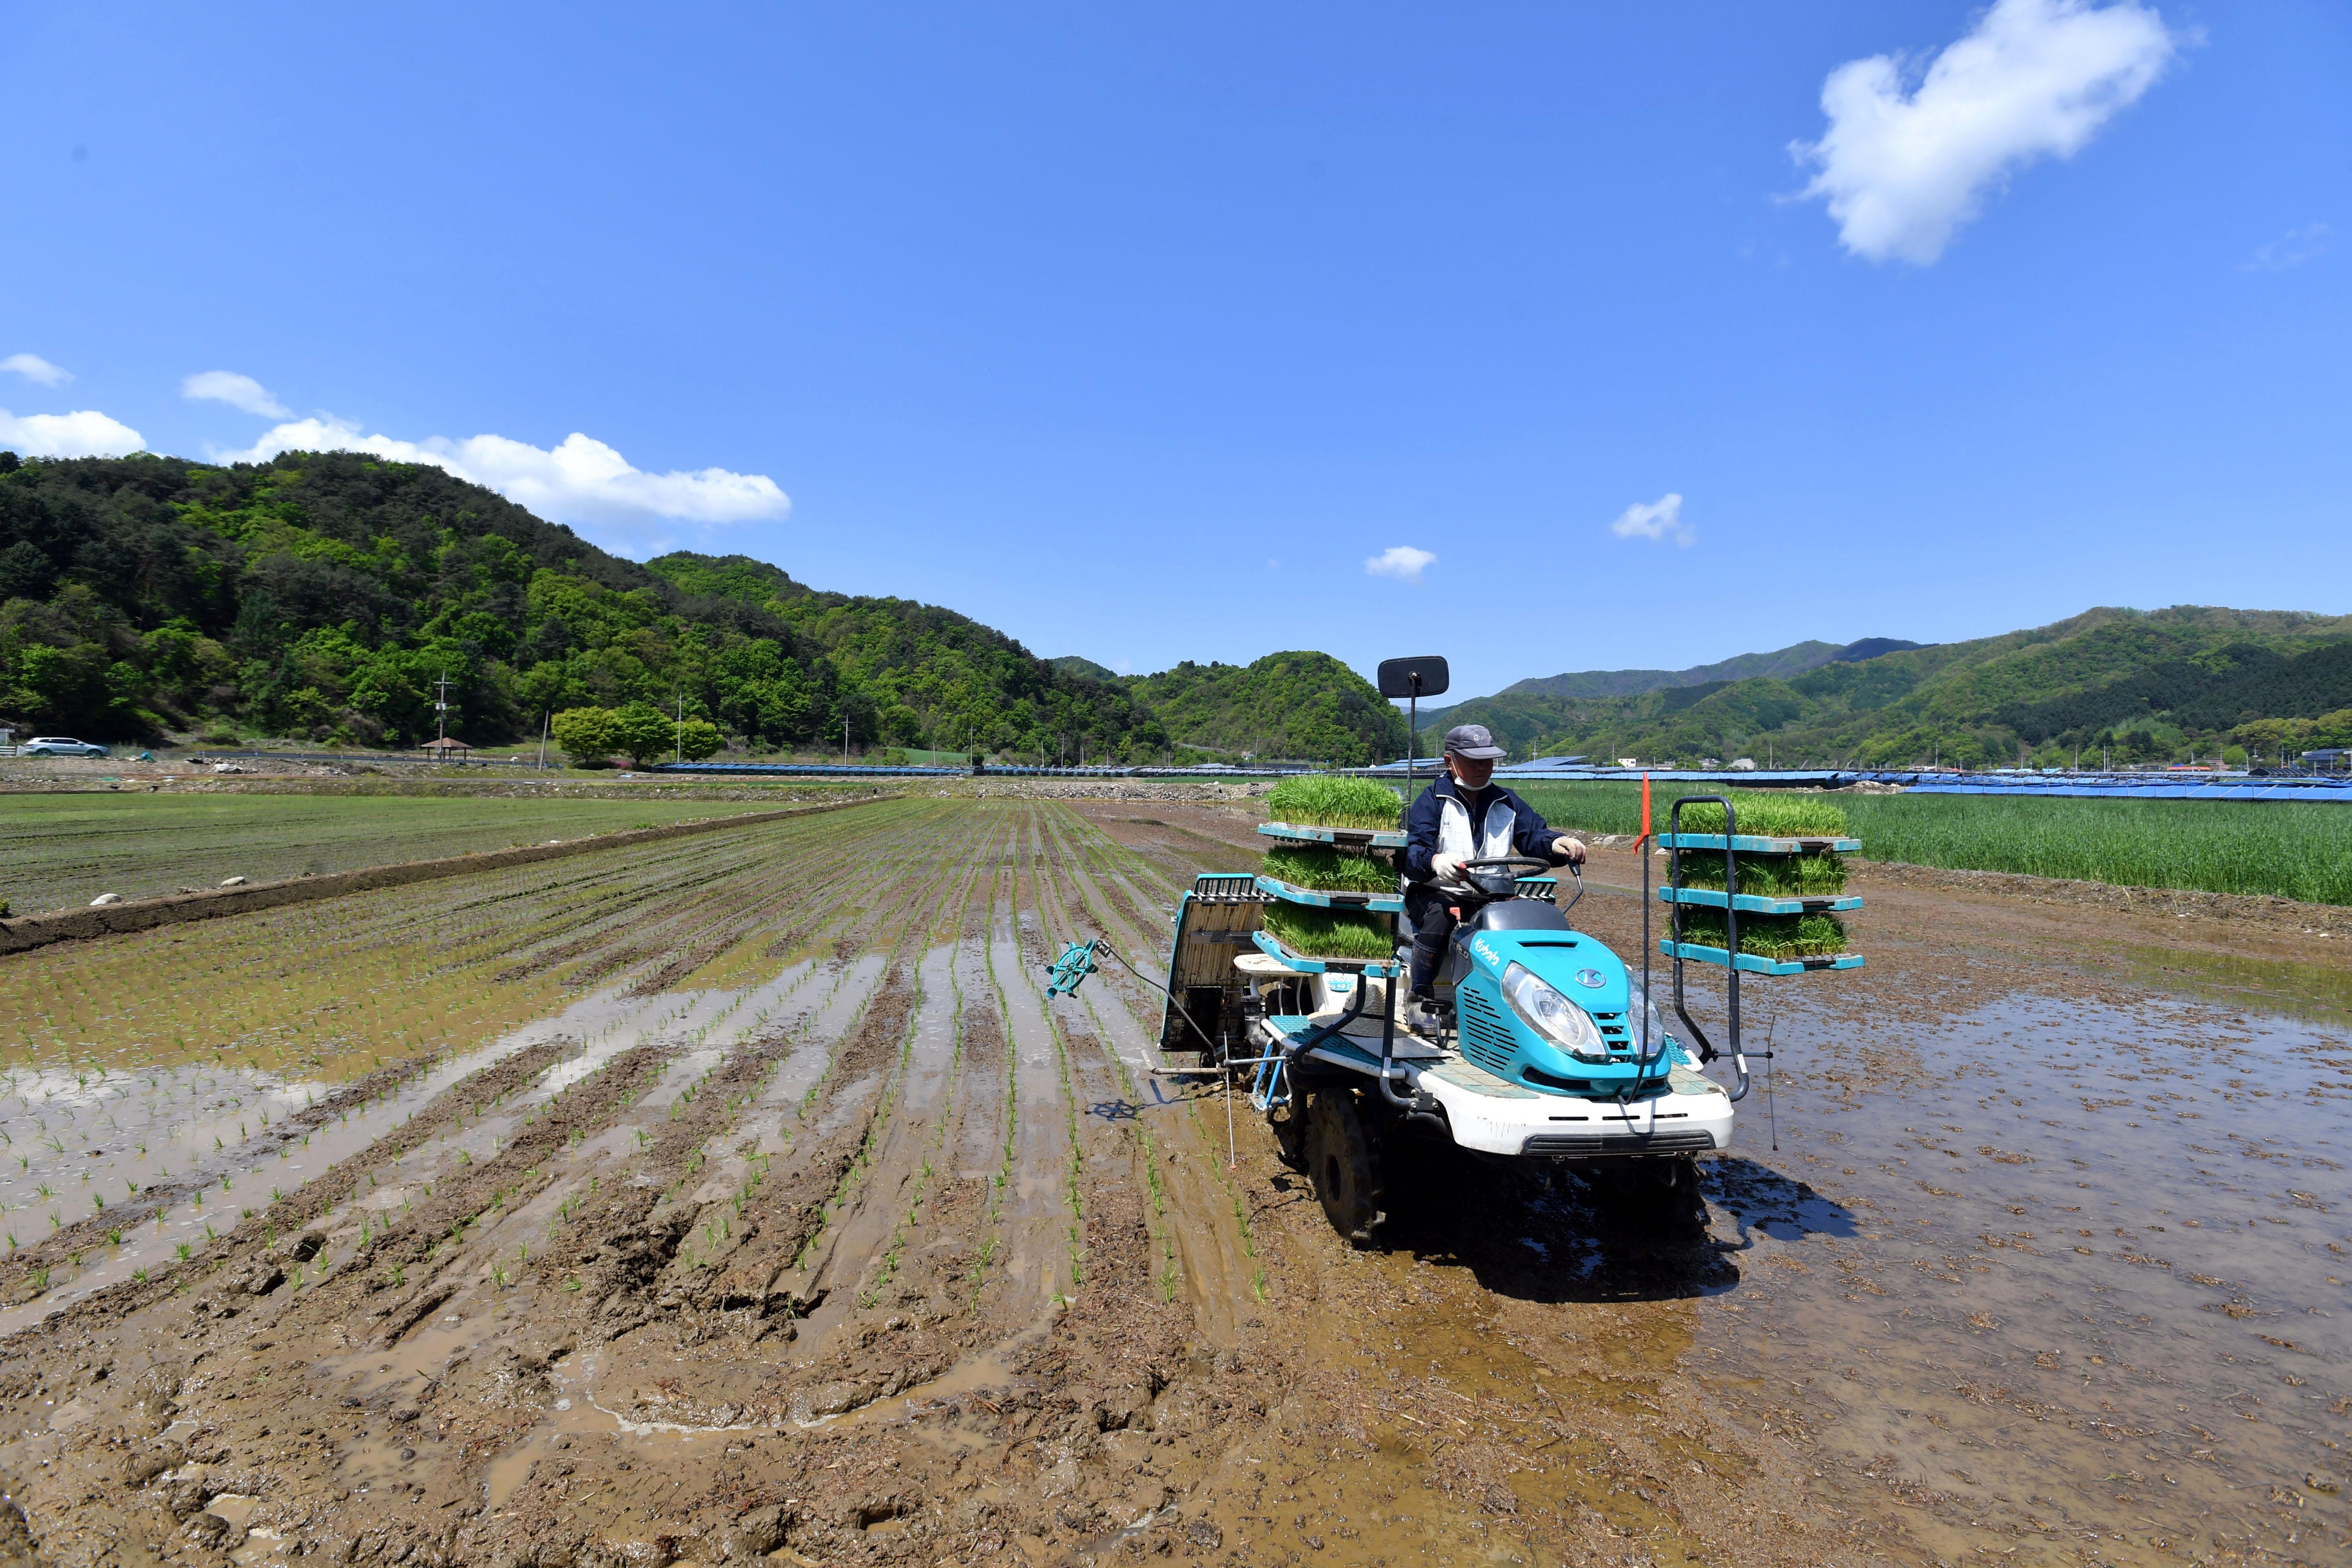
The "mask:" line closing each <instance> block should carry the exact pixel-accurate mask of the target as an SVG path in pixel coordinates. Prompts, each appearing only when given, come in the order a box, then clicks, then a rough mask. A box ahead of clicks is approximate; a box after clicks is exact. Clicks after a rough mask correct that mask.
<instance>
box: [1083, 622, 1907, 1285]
mask: <svg viewBox="0 0 2352 1568" xmlns="http://www.w3.org/2000/svg"><path fill="white" fill-rule="evenodd" d="M1445 679H1446V677H1445V663H1444V660H1443V659H1442V658H1413V659H1392V660H1390V661H1388V662H1387V663H1385V664H1383V665H1382V666H1381V692H1382V694H1383V695H1384V696H1391V697H1402V698H1407V699H1409V700H1412V702H1413V704H1414V706H1415V708H1416V709H1417V707H1418V700H1419V698H1421V697H1423V696H1434V695H1437V694H1438V693H1440V692H1442V691H1443V690H1444V689H1445ZM1416 717H1417V714H1416ZM1407 781H1408V791H1410V789H1411V787H1412V773H1411V768H1410V763H1409V764H1408V773H1407ZM1407 798H1408V799H1409V798H1410V795H1409V794H1408V797H1407ZM1696 800H1707V801H1715V802H1719V803H1721V804H1722V805H1723V807H1724V810H1725V812H1726V814H1727V821H1726V822H1725V824H1724V826H1725V827H1726V829H1727V831H1726V832H1725V833H1721V834H1706V835H1701V834H1684V833H1681V832H1679V831H1678V830H1677V831H1672V832H1668V833H1665V834H1663V835H1659V836H1657V837H1656V838H1655V846H1656V847H1662V848H1664V849H1666V850H1668V851H1669V852H1670V855H1671V864H1670V872H1669V876H1668V878H1667V880H1666V884H1665V885H1664V886H1661V887H1660V888H1658V889H1656V898H1655V900H1653V899H1652V897H1651V893H1650V889H1649V887H1648V882H1649V876H1648V867H1649V864H1650V860H1651V854H1652V846H1651V845H1650V844H1647V843H1645V844H1643V846H1642V863H1643V961H1642V965H1641V969H1640V971H1639V972H1638V973H1637V972H1635V971H1634V970H1633V969H1631V968H1629V967H1628V965H1627V964H1626V963H1625V961H1624V960H1623V959H1622V958H1621V957H1620V956H1619V955H1618V954H1617V953H1615V952H1612V951H1611V950H1610V948H1609V947H1608V946H1607V945H1606V944H1605V943H1603V942H1601V940H1600V939H1599V938H1598V937H1595V936H1593V935H1591V933H1589V932H1586V931H1579V930H1578V929H1576V927H1575V926H1574V925H1573V924H1572V923H1571V922H1570V919H1569V913H1570V910H1573V908H1574V907H1575V904H1576V902H1577V900H1580V899H1581V898H1582V896H1583V889H1582V885H1581V875H1580V873H1576V874H1575V875H1576V879H1577V888H1576V891H1575V894H1574V896H1573V897H1571V898H1570V900H1569V902H1568V905H1567V906H1566V907H1565V908H1563V907H1561V906H1560V905H1559V903H1558V902H1557V901H1556V894H1557V891H1558V884H1557V880H1556V879H1555V878H1554V877H1552V876H1550V875H1549V874H1547V873H1548V872H1549V865H1548V863H1545V862H1538V861H1536V860H1532V859H1528V858H1520V857H1507V858H1492V859H1485V860H1472V861H1470V862H1468V863H1466V865H1465V868H1464V872H1463V876H1464V880H1465V883H1466V886H1465V887H1464V888H1463V889H1462V890H1461V894H1460V897H1459V898H1458V899H1457V900H1454V909H1455V910H1456V919H1457V924H1456V925H1455V928H1454V935H1453V939H1452V941H1451V942H1449V943H1448V945H1447V951H1446V956H1445V959H1444V965H1443V967H1442V969H1441V971H1440V973H1439V975H1438V979H1437V984H1436V994H1437V1001H1438V1007H1437V1011H1436V1016H1435V1019H1434V1021H1431V1020H1430V1019H1429V1018H1428V1017H1427V1016H1426V1015H1424V1014H1421V1013H1419V1012H1417V1010H1413V1009H1409V1008H1408V1007H1407V1006H1406V992H1407V984H1406V972H1407V965H1408V962H1409V955H1410V952H1411V941H1412V931H1411V924H1410V919H1409V917H1408V916H1407V915H1406V912H1405V907H1404V899H1403V897H1402V880H1401V879H1400V881H1399V883H1398V885H1397V888H1396V890H1394V891H1392V892H1388V893H1366V892H1336V891H1326V890H1321V889H1304V888H1299V887H1297V886H1294V885H1291V884H1289V883H1287V882H1285V881H1282V880H1280V879H1276V878H1273V877H1268V876H1265V875H1251V874H1245V873H1223V872H1204V873H1202V874H1201V875H1199V876H1198V877H1196V878H1195V879H1194V880H1193V883H1192V887H1191V889H1188V890H1187V891H1186V892H1185V894H1184V895H1183V897H1182V899H1181V900H1180V902H1179V904H1178V907H1177V910H1176V912H1175V934H1174V938H1173V941H1172V942H1171V946H1170V952H1169V958H1168V967H1167V970H1166V983H1165V984H1164V986H1160V985H1159V984H1158V983H1157V982H1156V981H1152V980H1151V977H1150V976H1148V975H1146V976H1143V978H1145V979H1146V980H1147V982H1149V983H1151V984H1154V985H1155V988H1158V989H1160V990H1162V991H1163V992H1164V997H1165V999H1164V1005H1163V1009H1162V1017H1161V1026H1160V1040H1159V1044H1160V1049H1161V1050H1162V1052H1163V1053H1170V1054H1173V1053H1179V1052H1185V1053H1197V1059H1198V1064H1199V1066H1198V1068H1197V1069H1187V1068H1177V1069H1174V1070H1177V1071H1180V1072H1181V1071H1186V1070H1197V1071H1200V1072H1202V1073H1204V1074H1207V1075H1211V1076H1223V1077H1224V1078H1225V1079H1226V1080H1227V1083H1228V1085H1229V1088H1230V1089H1233V1090H1235V1091H1238V1092H1242V1093H1245V1094H1246V1096H1247V1099H1248V1102H1249V1104H1250V1105H1251V1106H1252V1107H1253V1108H1254V1109H1255V1110H1256V1111H1257V1113H1259V1114H1260V1115H1262V1116H1263V1117H1264V1118H1265V1121H1267V1122H1268V1123H1269V1124H1270V1126H1271V1128H1272V1130H1273V1132H1274V1136H1275V1138H1276V1144H1277V1147H1278V1149H1279V1151H1280V1153H1281V1155H1282V1158H1283V1159H1284V1161H1285V1162H1286V1163H1288V1164H1290V1165H1291V1166H1292V1167H1293V1168H1294V1169H1297V1170H1301V1171H1303V1172H1304V1173H1306V1174H1307V1177H1308V1179H1309V1180H1310V1181H1311V1182H1312V1183H1313V1184H1314V1188H1315V1192H1316V1195H1317V1197H1318V1200H1319V1201H1320V1202H1321V1204H1322V1206H1323V1209H1324V1212H1325V1214H1326V1215H1328V1217H1329V1219H1330V1221H1331V1224H1332V1226H1334V1227H1335V1228H1336V1229H1337V1230H1339V1232H1340V1234H1341V1235H1343V1236H1345V1237H1348V1238H1349V1240H1350V1241H1352V1242H1354V1243H1355V1244H1357V1245H1359V1246H1364V1245H1369V1244H1370V1243H1371V1242H1372V1241H1373V1240H1374V1238H1375V1237H1376V1235H1377V1233H1378V1230H1379V1227H1380V1226H1381V1224H1382V1223H1383V1221H1384V1219H1385V1217H1386V1215H1385V1207H1384V1202H1383V1194H1384V1187H1385V1184H1384V1181H1383V1176H1382V1166H1383V1159H1384V1155H1386V1154H1387V1153H1389V1152H1392V1151H1393V1150H1395V1149H1396V1148H1397V1146H1398V1145H1399V1142H1400V1141H1402V1140H1407V1139H1428V1140H1435V1141H1438V1142H1450V1143H1452V1144H1454V1145H1455V1146H1456V1147H1458V1148H1460V1149H1463V1150H1465V1151H1469V1152H1472V1153H1473V1154H1475V1156H1477V1157H1480V1158H1482V1159H1486V1160H1490V1161H1503V1162H1541V1163H1554V1162H1567V1163H1574V1164H1575V1165H1577V1166H1578V1167H1579V1168H1580V1169H1581V1170H1583V1171H1586V1172H1588V1173H1593V1174H1595V1175H1596V1176H1600V1177H1601V1178H1603V1179H1604V1180H1607V1181H1609V1182H1611V1183H1612V1184H1632V1185H1633V1186H1635V1187H1637V1188H1639V1187H1643V1186H1646V1185H1648V1184H1649V1182H1650V1180H1651V1179H1654V1180H1655V1181H1656V1182H1657V1183H1658V1184H1662V1185H1664V1187H1666V1188H1669V1189H1673V1190H1674V1191H1675V1192H1676V1193H1678V1194H1681V1195H1683V1196H1685V1197H1686V1198H1687V1197H1695V1196H1696V1192H1697V1189H1698V1170H1697V1165H1696V1160H1697V1157H1698V1156H1701V1155H1704V1154H1708V1153H1712V1152H1716V1151H1719V1150H1721V1149H1724V1148H1726V1147H1727V1145H1728V1144H1729V1142H1730V1141H1731V1131H1732V1122H1733V1117H1734V1106H1735V1104H1736V1103H1737V1102H1738V1100H1741V1099H1742V1098H1743V1097H1744V1096H1745V1095H1746V1094H1747V1092H1748V1083H1749V1076H1748V1057H1747V1055H1746V1054H1745V1052H1744V1051H1743V1049H1742V1046H1741V1037H1740V1026H1739V985H1740V980H1741V977H1742V976H1743V975H1744V974H1745V975H1756V974H1787V973H1801V972H1803V971H1805V970H1809V969H1819V968H1853V967H1855V966H1857V965H1858V964H1860V963H1861V962H1862V961H1861V959H1860V958H1858V957H1856V956H1854V955H1852V954H1839V955H1833V956H1831V957H1826V958H1819V959H1807V960H1803V961H1796V962H1786V963H1783V962H1776V961H1772V960H1768V959H1764V958H1759V957H1755V956H1751V955H1748V954H1746V953H1741V952H1739V951H1738V917H1739V915H1740V913H1742V912H1750V913H1791V912H1796V910H1797V908H1798V906H1800V905H1804V906H1807V907H1810V905H1811V904H1812V903H1816V902H1820V900H1783V899H1775V898H1769V897H1759V896H1753V895H1748V894H1742V893H1740V892H1739V891H1738V860H1739V858H1741V857H1742V856H1758V855H1785V854H1796V853H1801V852H1804V851H1807V850H1811V851H1820V850H1824V849H1839V850H1843V849H1852V848H1856V847H1859V846H1858V845H1854V844H1853V843H1851V842H1850V841H1844V840H1834V841H1832V840H1811V839H1808V840H1802V841H1799V840H1780V839H1766V838H1758V837H1749V836H1744V835H1741V834H1740V833H1739V832H1738V823H1737V820H1736V817H1732V816H1730V814H1731V813H1732V811H1733V809H1734V808H1733V806H1732V804H1731V803H1730V802H1728V801H1726V800H1724V799H1723V797H1721V796H1719V795H1699V796H1686V797H1684V798H1683V799H1682V800H1679V801H1676V802H1675V803H1674V805H1673V807H1672V808H1671V815H1672V817H1673V818H1674V821H1675V827H1676V828H1677V829H1678V828H1679V819H1680V816H1681V812H1682V807H1683V806H1684V805H1687V804H1690V803H1691V802H1693V801H1696ZM1401 805H1402V803H1401ZM1401 817H1402V812H1401V813H1400V818H1401ZM1645 826H1646V825H1645ZM1258 832H1259V833H1260V834H1262V835H1264V836H1265V837H1267V838H1268V839H1271V840H1275V841H1277V842H1289V843H1297V844H1303V845H1313V846H1322V847H1327V848H1331V849H1336V850H1339V851H1340V852H1342V853H1346V854H1351V855H1362V856H1367V857H1374V858H1393V859H1395V860H1396V861H1399V862H1401V861H1402V850H1403V847H1404V843H1405V836H1404V834H1403V833H1402V831H1401V830H1388V831H1381V830H1376V829H1365V828H1348V827H1329V826H1318V825H1314V824H1303V823H1286V822H1266V823H1263V824H1261V825H1260V826H1259V827H1258ZM1645 837H1646V835H1645ZM1685 850H1708V851H1714V852H1716V853H1717V854H1721V855H1722V856H1723V858H1724V860H1725V862H1726V863H1727V875H1726V878H1725V880H1726V882H1727V887H1726V888H1725V889H1721V890H1717V889H1700V888H1689V887H1685V886H1683V880H1684V879H1683V874H1682V873H1683V867H1682V852H1683V851H1685ZM1277 901H1282V902H1291V903H1303V904H1310V905H1318V906H1322V907H1324V908H1327V909H1329V910H1335V911H1337V910H1354V911H1358V912H1359V913H1360V914H1365V915H1372V916H1379V917H1383V918H1384V919H1386V920H1387V921H1389V922H1391V923H1390V930H1391V931H1392V932H1393V934H1394V935H1395V937H1396V945H1395V947H1394V950H1393V952H1391V954H1390V955H1388V956H1386V957H1381V958H1375V959H1365V958H1353V959H1340V958H1329V957H1318V956H1314V955H1311V954H1308V953H1303V952H1297V951H1294V950H1293V949H1291V948H1290V947H1288V946H1286V944H1285V943H1284V942H1283V941H1281V940H1280V939H1279V938H1278V937H1277V936H1276V935H1275V933H1273V932H1272V931H1268V930H1267V929H1266V923H1265V910H1266V909H1267V908H1268V906H1270V905H1272V904H1274V903H1276V902H1277ZM1658 902H1663V903H1664V905H1665V910H1664V914H1665V917H1666V926H1667V930H1666V931H1665V933H1664V940H1662V941H1660V942H1658V943H1657V944H1656V946H1655V948H1653V947H1652V946H1651V944H1650V937H1649V931H1648V927H1649V910H1651V909H1652V908H1653V907H1654V904H1655V903H1658ZM1858 902H1859V900H1845V899H1842V900H1837V907H1839V908H1851V907H1853V905H1854V904H1856V903H1858ZM1695 905H1713V906H1715V907H1717V909H1719V910H1721V911H1722V913H1723V916H1724V919H1725V921H1727V923H1728V931H1729V935H1728V938H1727V942H1728V944H1729V945H1728V946H1727V947H1723V948H1717V947H1712V946H1705V945H1701V944H1698V943H1695V942H1688V941H1685V940H1683V938H1684V935H1685V933H1684V931H1683V930H1682V923H1683V922H1682V911H1683V910H1685V908H1687V907H1690V906H1695ZM1783 906H1787V907H1785V908H1784V907H1783ZM1098 945H1099V944H1098V943H1095V942H1089V943H1084V944H1079V945H1077V946H1074V947H1072V948H1071V949H1070V950H1069V951H1068V952H1066V953H1065V954H1064V955H1063V957H1062V959H1061V961H1060V962H1059V963H1057V964H1055V965H1054V966H1053V967H1054V971H1055V973H1054V978H1053V982H1052V984H1053V985H1054V988H1055V990H1059V991H1066V990H1069V989H1072V988H1074V987H1075V986H1076V984H1078V983H1079V982H1081V981H1082V980H1083V979H1084V978H1085V976H1086V974H1087V973H1090V972H1091V970H1092V968H1093V967H1094V954H1095V950H1096V949H1097V946H1098ZM1653 952H1655V953H1657V954H1658V955H1659V956H1661V957H1663V958H1664V959H1665V960H1667V961H1668V963H1669V965H1670V972H1671V975H1672V989H1671V998H1672V1000H1671V1004H1670V1005H1671V1007H1672V1010H1673V1014H1674V1016H1675V1020H1676V1024H1677V1025H1678V1027H1676V1026H1669V1025H1668V1024H1667V1022H1666V1020H1665V1018H1664V1016H1663V1015H1662V1014H1661V1013H1660V1011H1659V1009H1658V1007H1657V1006H1656V1005H1655V1004H1654V1000H1653V993H1652V989H1651V984H1650V981H1651V967H1652V965H1651V958H1650V955H1651V954H1652V953H1653ZM1692 964H1698V965H1701V966H1706V967H1709V968H1712V969H1715V970H1719V971H1720V973H1722V975H1723V977H1724V981H1725V987H1726V997H1725V1001H1726V1006H1725V1016H1724V1026H1723V1030H1722V1034H1723V1038H1722V1042H1721V1044H1720V1046H1719V1047H1718V1046H1717V1044H1716V1043H1714V1042H1711V1041H1710V1040H1709V1039H1708V1038H1707V1037H1706V1033H1705V1032H1704V1031H1702V1029H1701V1028H1700V1027H1699V1026H1698V1024H1697V1023H1696V1021H1695V1020H1693V1019H1692V1017H1691V1016H1690V1012H1689V1006H1688V1002H1689V996H1688V993H1687V992H1686V990H1685V969H1686V966H1688V965H1692ZM1761 1057H1769V1051H1766V1052H1761V1053H1759V1058H1761ZM1718 1060H1721V1061H1725V1062H1727V1064H1728V1065H1729V1066H1730V1068H1731V1069H1732V1071H1731V1079H1732V1081H1731V1082H1730V1083H1729V1084H1728V1085H1727V1084H1724V1083H1720V1082H1717V1080H1716V1079H1714V1078H1711V1077H1710V1076H1708V1074H1707V1073H1706V1071H1705V1070H1703V1069H1704V1068H1706V1067H1707V1066H1708V1065H1709V1064H1710V1063H1714V1062H1717V1061H1718Z"/></svg>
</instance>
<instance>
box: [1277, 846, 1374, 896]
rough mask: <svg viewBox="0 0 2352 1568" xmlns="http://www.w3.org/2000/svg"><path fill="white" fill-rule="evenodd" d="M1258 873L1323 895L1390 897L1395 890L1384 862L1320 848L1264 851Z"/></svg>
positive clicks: (1287, 847)
mask: <svg viewBox="0 0 2352 1568" xmlns="http://www.w3.org/2000/svg"><path fill="white" fill-rule="evenodd" d="M1258 869H1259V870H1260V871H1262V872H1264V873H1265V875H1266V876H1269V877H1272V878H1273V879H1275V880H1276V881H1278V882H1287V883H1289V884H1290V885H1291V886H1292V887H1294V888H1314V889H1320V890H1322V891H1326V892H1344V893H1393V892H1395V891H1396V889H1397V874H1396V872H1395V871H1394V870H1393V869H1391V868H1390V866H1389V864H1388V863H1387V862H1386V861H1385V860H1376V859H1374V858H1371V857H1370V856H1369V855H1351V854H1349V853H1348V852H1347V851H1346V850H1344V849H1328V848H1325V847H1322V846H1320V845H1310V844H1278V845H1276V847H1273V848H1272V849H1269V850H1267V851H1266V853H1265V861H1264V863H1263V864H1261V865H1260V866H1259V867H1258Z"/></svg>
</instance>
